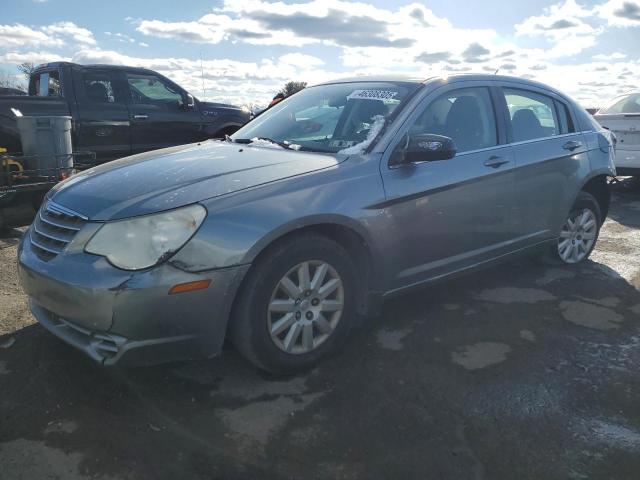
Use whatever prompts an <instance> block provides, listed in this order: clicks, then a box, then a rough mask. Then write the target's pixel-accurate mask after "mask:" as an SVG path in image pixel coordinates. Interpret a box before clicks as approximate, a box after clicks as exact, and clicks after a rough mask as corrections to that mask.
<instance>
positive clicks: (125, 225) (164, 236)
mask: <svg viewBox="0 0 640 480" xmlns="http://www.w3.org/2000/svg"><path fill="white" fill-rule="evenodd" d="M206 215H207V211H206V210H205V208H204V207H203V206H202V205H190V206H188V207H184V208H178V209H176V210H171V211H169V212H163V213H157V214H154V215H145V216H143V217H138V218H133V219H130V220H120V221H116V222H110V223H105V224H104V225H103V226H102V227H100V229H99V230H98V231H97V232H96V233H95V235H94V236H93V237H92V238H91V240H89V243H87V246H86V247H85V248H84V250H85V252H88V253H93V254H96V255H102V256H103V257H107V259H108V260H109V262H111V263H112V264H113V265H114V266H116V267H118V268H122V269H124V270H141V269H143V268H148V267H152V266H153V265H156V264H158V263H160V262H161V261H163V260H165V259H166V258H168V257H169V256H170V255H171V254H172V253H174V252H175V251H177V250H178V249H180V248H181V247H182V246H183V245H184V244H185V243H187V240H189V239H190V238H191V236H192V235H193V234H194V233H196V231H197V230H198V228H199V227H200V224H202V221H203V220H204V217H206Z"/></svg>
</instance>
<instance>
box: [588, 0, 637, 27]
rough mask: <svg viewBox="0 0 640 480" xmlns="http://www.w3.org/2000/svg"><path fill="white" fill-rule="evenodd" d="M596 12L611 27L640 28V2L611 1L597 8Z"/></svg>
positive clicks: (629, 0) (628, 0)
mask: <svg viewBox="0 0 640 480" xmlns="http://www.w3.org/2000/svg"><path fill="white" fill-rule="evenodd" d="M595 11H596V12H597V13H598V15H600V17H601V18H603V19H604V20H606V21H607V24H608V25H610V26H614V27H638V26H640V1H638V0H610V1H608V2H605V3H604V4H602V5H600V6H598V7H596V9H595Z"/></svg>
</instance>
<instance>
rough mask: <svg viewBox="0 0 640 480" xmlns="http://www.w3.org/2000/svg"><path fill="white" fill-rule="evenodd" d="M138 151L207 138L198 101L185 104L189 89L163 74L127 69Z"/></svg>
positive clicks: (133, 130) (133, 146)
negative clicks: (188, 104)
mask: <svg viewBox="0 0 640 480" xmlns="http://www.w3.org/2000/svg"><path fill="white" fill-rule="evenodd" d="M126 79H127V85H128V89H129V102H130V103H129V114H130V119H131V127H132V129H131V136H132V148H133V152H134V153H138V152H144V151H147V150H155V149H158V148H164V147H170V146H173V145H182V144H185V143H193V142H197V141H200V140H204V139H206V138H207V136H206V133H205V131H204V123H203V121H202V116H201V114H200V111H199V109H198V105H197V102H196V104H195V105H194V106H193V107H191V108H188V107H186V106H184V105H185V104H186V103H187V101H186V92H184V91H182V89H180V88H179V87H178V86H177V85H174V84H173V83H171V82H169V81H168V80H167V79H165V78H164V77H161V76H160V75H155V74H153V73H147V72H144V73H139V72H126Z"/></svg>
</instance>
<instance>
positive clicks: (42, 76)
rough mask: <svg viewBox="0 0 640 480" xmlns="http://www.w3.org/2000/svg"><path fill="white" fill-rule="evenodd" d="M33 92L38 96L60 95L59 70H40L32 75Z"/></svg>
mask: <svg viewBox="0 0 640 480" xmlns="http://www.w3.org/2000/svg"><path fill="white" fill-rule="evenodd" d="M33 82H34V92H33V93H34V94H35V95H37V96H38V97H61V96H62V88H61V86H60V72H58V71H57V70H56V71H51V72H42V73H38V74H36V75H34V78H33Z"/></svg>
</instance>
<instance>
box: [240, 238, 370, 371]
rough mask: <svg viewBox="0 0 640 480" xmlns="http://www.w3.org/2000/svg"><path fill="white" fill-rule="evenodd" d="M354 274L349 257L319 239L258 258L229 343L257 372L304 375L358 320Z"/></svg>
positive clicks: (293, 241)
mask: <svg viewBox="0 0 640 480" xmlns="http://www.w3.org/2000/svg"><path fill="white" fill-rule="evenodd" d="M356 289H357V284H356V270H355V267H354V265H353V262H352V261H351V259H350V257H349V254H348V253H347V251H346V250H345V249H344V248H343V247H342V246H340V245H339V244H338V243H336V242H334V241H333V240H331V239H329V238H327V237H324V236H322V235H318V234H311V233H308V234H302V235H296V236H294V237H291V238H289V239H286V240H284V241H281V242H278V243H277V244H276V245H274V246H273V247H271V248H269V249H268V250H267V251H266V252H265V253H264V254H262V255H261V256H260V257H259V258H258V260H257V261H256V263H255V264H254V265H253V267H252V268H251V270H250V271H249V274H248V277H247V278H246V280H245V282H244V283H243V286H242V289H241V292H240V295H239V297H238V298H237V300H236V303H235V306H234V310H233V314H232V317H231V324H230V335H231V339H232V341H233V343H234V345H235V346H236V348H237V349H238V350H239V351H240V353H241V354H242V355H243V356H244V357H246V358H247V359H248V360H249V361H250V362H252V363H253V364H254V365H256V366H257V367H259V368H261V369H263V370H266V371H269V372H271V373H276V374H292V373H296V372H300V371H304V370H307V369H309V368H311V367H313V366H314V365H316V364H317V363H318V362H319V361H320V360H321V359H322V358H324V357H326V356H327V355H329V354H330V353H332V352H334V351H335V350H336V349H337V348H338V347H339V346H340V345H341V344H342V343H343V342H344V341H345V340H346V338H347V336H348V334H349V331H350V330H351V327H352V325H353V322H354V317H355V314H356V297H357V290H356Z"/></svg>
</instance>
